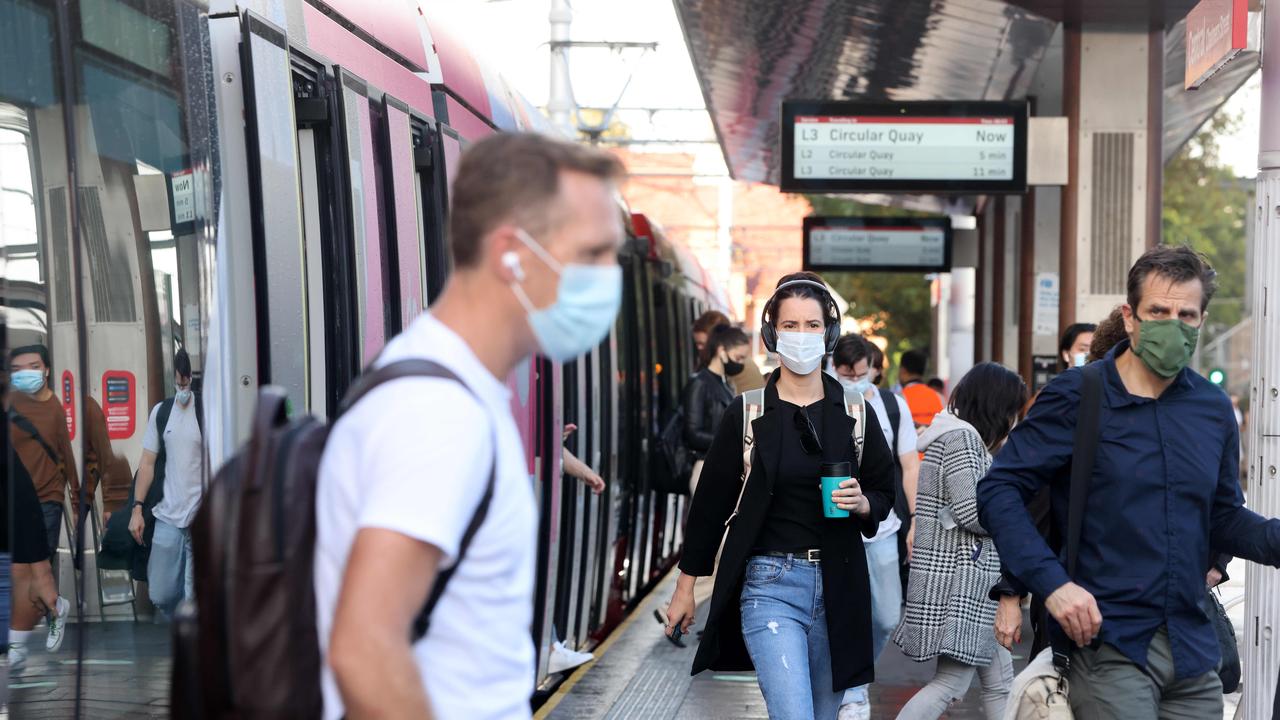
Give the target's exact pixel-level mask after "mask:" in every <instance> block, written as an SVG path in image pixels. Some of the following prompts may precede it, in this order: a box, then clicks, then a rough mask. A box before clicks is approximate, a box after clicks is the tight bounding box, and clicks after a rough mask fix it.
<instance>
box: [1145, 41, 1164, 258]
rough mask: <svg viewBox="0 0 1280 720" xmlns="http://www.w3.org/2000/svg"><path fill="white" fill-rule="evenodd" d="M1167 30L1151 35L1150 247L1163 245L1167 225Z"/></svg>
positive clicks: (1149, 99)
mask: <svg viewBox="0 0 1280 720" xmlns="http://www.w3.org/2000/svg"><path fill="white" fill-rule="evenodd" d="M1163 128H1164V28H1163V27H1161V26H1160V25H1159V24H1156V25H1154V26H1153V27H1152V28H1151V30H1150V31H1148V33H1147V223H1146V224H1147V247H1148V248H1153V247H1155V246H1156V245H1159V244H1160V238H1161V236H1162V235H1163V233H1162V230H1163V226H1164V220H1163V210H1164V131H1163Z"/></svg>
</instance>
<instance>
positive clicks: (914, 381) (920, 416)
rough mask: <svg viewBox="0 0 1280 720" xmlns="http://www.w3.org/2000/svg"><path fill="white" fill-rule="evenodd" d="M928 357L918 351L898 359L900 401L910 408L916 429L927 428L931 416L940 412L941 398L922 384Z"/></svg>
mask: <svg viewBox="0 0 1280 720" xmlns="http://www.w3.org/2000/svg"><path fill="white" fill-rule="evenodd" d="M928 364H929V356H928V355H926V354H925V353H924V352H922V351H920V350H908V351H906V352H904V353H902V355H901V356H899V357H898V382H899V383H901V385H902V399H903V400H906V401H907V407H909V408H911V419H912V420H914V421H915V423H916V429H917V430H918V429H920V428H924V427H928V426H929V425H930V424H931V423H932V422H933V416H934V415H937V414H938V413H940V412H942V398H941V397H939V396H938V393H937V392H936V391H935V390H934V389H933V388H931V387H929V386H928V385H926V384H925V382H924V371H925V369H926V367H927V366H928Z"/></svg>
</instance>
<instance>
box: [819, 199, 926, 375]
mask: <svg viewBox="0 0 1280 720" xmlns="http://www.w3.org/2000/svg"><path fill="white" fill-rule="evenodd" d="M807 199H808V200H809V205H810V206H812V207H813V214H815V215H834V216H840V215H861V216H871V217H887V216H894V217H903V216H908V217H925V216H926V215H927V214H926V213H918V212H912V211H908V210H900V209H897V208H888V207H883V206H880V205H868V204H866V203H861V202H857V201H855V200H849V199H847V198H840V197H833V196H830V195H809V196H807ZM822 276H823V278H824V279H825V280H826V281H827V282H828V283H830V284H831V287H833V288H835V290H836V292H838V293H840V295H841V296H843V297H844V298H845V299H846V300H848V301H849V306H850V307H849V315H850V316H852V317H855V318H857V319H859V320H862V321H863V322H864V323H868V324H870V326H871V329H872V330H874V332H875V334H877V335H880V336H882V337H884V338H886V339H888V341H889V347H888V353H887V354H888V356H889V360H890V362H891V363H893V364H894V366H895V367H896V363H897V360H898V354H899V353H901V352H904V351H906V350H913V349H917V348H921V349H923V348H928V347H929V342H930V339H931V336H932V333H931V329H932V327H933V311H932V307H931V305H930V301H929V281H928V280H927V279H925V276H924V274H923V273H868V272H828V273H823V274H822ZM890 372H892V370H890ZM890 377H892V375H890Z"/></svg>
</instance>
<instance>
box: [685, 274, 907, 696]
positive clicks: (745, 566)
mask: <svg viewBox="0 0 1280 720" xmlns="http://www.w3.org/2000/svg"><path fill="white" fill-rule="evenodd" d="M760 330H761V337H762V339H763V341H764V344H765V346H766V347H767V348H769V350H771V351H774V352H776V353H778V355H779V356H780V357H781V360H782V366H781V367H780V368H778V369H777V370H776V371H774V373H773V374H772V375H771V376H770V377H769V379H768V383H767V384H766V386H765V388H764V390H763V391H757V392H755V393H749V394H748V395H746V396H741V397H740V398H739V399H738V400H737V401H735V402H733V403H731V404H730V405H729V407H728V408H727V409H726V410H725V413H724V416H723V419H722V421H721V423H720V427H719V429H718V430H717V432H716V435H715V439H714V440H713V441H712V443H711V448H710V450H708V451H707V456H706V460H705V463H704V465H703V469H702V477H701V480H700V482H699V483H698V489H697V493H696V494H695V496H694V498H693V504H692V507H691V509H690V515H689V521H688V524H687V526H686V529H685V548H684V555H683V558H682V560H681V562H680V570H681V575H680V577H679V579H678V581H677V584H676V590H675V593H674V594H673V595H672V598H671V604H670V605H669V606H668V608H667V633H668V635H670V634H671V633H672V631H673V629H675V628H676V627H677V626H678V627H679V629H680V631H681V632H687V631H688V630H689V628H690V627H691V626H692V625H693V616H694V610H695V607H694V599H693V589H694V584H695V581H696V580H697V579H698V578H699V577H704V578H705V577H706V576H709V575H711V574H712V570H713V569H714V570H718V571H717V572H716V580H715V587H714V591H713V593H712V596H711V608H710V614H709V616H708V619H707V624H706V629H705V632H704V633H703V636H702V642H701V643H700V644H699V646H698V652H697V656H696V657H695V659H694V662H693V672H694V673H698V672H701V671H702V670H707V669H712V670H751V669H753V668H754V669H755V671H756V673H757V677H758V678H759V682H760V689H761V691H762V692H763V693H764V699H765V704H766V705H767V706H768V710H769V717H770V718H775V719H778V718H781V719H786V720H789V719H791V718H795V719H797V720H799V719H803V720H813V719H814V718H821V719H822V720H835V718H836V714H837V713H838V711H839V708H840V701H841V698H842V696H843V693H844V690H845V689H846V688H850V687H855V686H859V685H865V684H867V683H869V682H871V681H872V679H873V670H874V658H873V657H872V654H871V596H870V584H869V581H868V576H867V564H866V554H865V553H864V551H863V549H862V539H863V537H868V538H870V537H873V536H874V535H875V534H876V530H877V527H878V526H879V523H880V521H881V520H883V519H884V518H885V517H886V516H887V515H888V514H889V512H890V510H891V509H892V508H893V455H892V454H891V453H890V451H889V447H888V445H887V444H886V443H885V441H884V434H883V433H882V432H881V431H880V428H879V425H878V423H877V422H876V417H875V413H874V412H865V408H864V407H863V406H862V403H861V398H860V397H856V396H855V397H850V398H846V395H845V392H844V389H843V388H842V387H841V385H840V383H839V382H837V381H836V379H835V378H833V377H831V376H829V375H827V374H826V373H824V372H822V370H821V365H822V360H823V358H824V357H825V356H826V354H827V353H829V352H831V350H832V348H833V347H834V346H835V343H836V340H837V339H839V336H840V316H839V310H838V309H837V308H836V304H835V300H834V299H833V298H832V296H831V294H830V293H829V292H828V291H827V288H826V285H824V284H823V282H822V279H821V278H820V277H818V276H817V275H815V274H813V273H795V274H792V275H788V276H786V277H784V278H782V280H781V281H779V283H778V286H777V289H776V290H775V291H774V294H773V297H772V298H770V299H769V301H768V302H767V303H766V304H765V308H764V313H763V315H762V317H761V328H760ZM855 395H856V394H855ZM748 423H749V425H748ZM859 423H865V427H858V424H859ZM859 444H861V448H859ZM859 456H861V460H860V462H859ZM839 463H847V465H846V467H848V468H849V469H850V472H848V475H849V476H850V477H849V479H847V480H844V481H843V482H840V483H839V486H838V489H833V490H832V492H831V493H830V496H829V497H827V498H824V497H823V491H822V481H821V477H822V475H823V474H824V468H826V473H831V472H835V471H834V470H833V469H832V467H831V464H839ZM824 502H829V503H833V504H834V506H835V508H837V509H838V511H839V512H832V513H830V514H832V515H846V516H845V517H827V516H826V515H827V514H825V513H824V509H823V505H824ZM726 528H727V529H726ZM722 542H723V549H721V543H722ZM717 550H719V551H720V557H719V565H718V568H717V565H716V563H717V559H716V554H717ZM828 610H829V611H828Z"/></svg>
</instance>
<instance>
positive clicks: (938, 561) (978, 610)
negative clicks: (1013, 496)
mask: <svg viewBox="0 0 1280 720" xmlns="http://www.w3.org/2000/svg"><path fill="white" fill-rule="evenodd" d="M1026 395H1027V388H1026V385H1025V384H1024V383H1023V382H1022V379H1021V378H1020V377H1018V375H1017V374H1015V373H1013V372H1011V371H1009V370H1007V369H1005V368H1004V367H1002V366H1000V365H997V364H995V363H983V364H981V365H978V366H977V367H975V368H973V369H972V370H970V371H969V372H968V373H967V374H966V375H965V376H964V378H962V379H961V380H960V383H959V384H958V385H956V388H955V390H954V392H952V395H951V402H950V405H949V407H948V409H947V411H945V412H943V413H940V414H939V415H938V416H937V417H936V418H934V421H933V424H932V425H930V426H929V427H928V428H926V429H925V430H924V432H923V433H922V434H921V435H920V447H921V449H923V450H924V460H923V461H922V462H921V464H920V482H919V485H918V487H917V491H916V535H915V544H914V546H913V548H912V552H911V579H910V582H909V584H908V587H907V602H906V611H905V612H904V613H903V616H902V622H901V623H900V624H899V625H898V630H897V632H895V633H894V636H893V640H894V642H896V643H897V644H898V645H899V646H900V647H901V648H902V650H903V652H905V653H906V654H907V656H908V657H910V658H912V659H913V660H917V661H919V662H925V661H928V660H932V659H934V658H937V659H938V670H937V674H936V675H935V676H934V678H933V680H932V681H931V682H930V683H929V684H928V685H926V686H925V687H924V688H922V689H921V690H920V692H918V693H916V695H915V696H914V697H912V698H911V701H910V702H908V703H907V704H906V706H905V707H903V708H902V712H901V713H900V714H899V715H898V718H899V720H904V719H905V720H921V719H925V718H928V719H933V718H937V717H939V716H940V715H942V713H943V712H945V711H946V710H947V708H948V707H949V706H950V705H951V703H953V702H955V701H957V700H959V699H960V698H962V697H964V694H965V692H966V691H968V689H969V684H970V683H971V682H972V681H973V676H974V673H977V674H978V676H979V677H980V679H981V682H982V701H983V705H984V707H985V710H986V715H987V717H988V718H992V719H996V720H998V719H999V718H1000V717H1002V716H1003V715H1004V707H1005V701H1006V700H1007V699H1008V695H1009V687H1010V685H1011V684H1012V683H1013V660H1012V658H1011V657H1010V655H1009V651H1008V650H1006V649H1005V648H1004V647H1001V646H1000V645H999V644H997V643H996V637H995V632H994V630H993V625H994V621H995V617H996V610H997V602H996V601H994V600H991V599H990V598H989V597H988V594H989V592H990V590H991V587H992V586H993V585H995V584H996V582H997V581H998V580H999V579H1000V557H999V555H997V554H996V548H995V543H994V542H992V540H991V538H990V537H989V536H988V535H987V531H986V530H984V529H983V528H982V526H981V525H980V524H979V523H978V505H977V497H976V494H977V488H978V481H979V480H980V479H982V477H983V476H984V475H986V473H987V468H988V467H990V466H991V454H992V453H993V452H995V451H996V450H997V449H999V447H1000V446H1001V445H1002V444H1003V443H1004V440H1005V438H1006V437H1008V435H1009V431H1010V430H1012V429H1013V425H1014V423H1015V422H1016V421H1017V418H1018V414H1019V413H1020V412H1021V410H1022V406H1023V404H1024V403H1025V402H1026ZM1001 602H1003V603H1008V604H1009V605H1010V606H1009V607H1003V608H1001V611H1002V612H1016V613H1017V614H1018V618H1019V620H1021V617H1022V610H1021V608H1020V607H1018V605H1017V603H1018V598H1017V597H1012V598H1009V599H1007V600H1003V601H1001Z"/></svg>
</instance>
